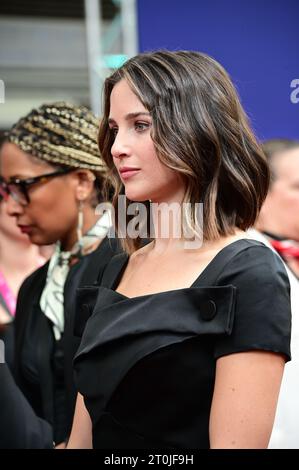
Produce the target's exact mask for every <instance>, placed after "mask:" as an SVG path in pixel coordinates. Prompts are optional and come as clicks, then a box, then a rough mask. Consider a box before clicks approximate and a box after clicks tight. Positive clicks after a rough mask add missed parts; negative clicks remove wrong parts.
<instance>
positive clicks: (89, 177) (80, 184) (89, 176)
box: [75, 170, 96, 201]
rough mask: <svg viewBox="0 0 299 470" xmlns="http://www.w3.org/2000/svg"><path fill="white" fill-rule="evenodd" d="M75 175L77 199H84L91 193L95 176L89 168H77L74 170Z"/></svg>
mask: <svg viewBox="0 0 299 470" xmlns="http://www.w3.org/2000/svg"><path fill="white" fill-rule="evenodd" d="M75 175H76V178H77V185H76V196H77V199H78V200H79V201H84V200H85V199H88V198H89V196H90V195H91V194H92V192H93V189H94V181H95V179H96V177H95V175H94V174H93V173H92V171H90V170H78V171H76V173H75Z"/></svg>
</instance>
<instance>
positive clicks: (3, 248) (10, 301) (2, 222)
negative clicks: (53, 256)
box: [0, 190, 47, 367]
mask: <svg viewBox="0 0 299 470" xmlns="http://www.w3.org/2000/svg"><path fill="white" fill-rule="evenodd" d="M46 261H47V260H46V258H45V257H43V256H41V254H40V251H39V248H38V247H37V246H36V245H33V244H32V243H31V242H30V240H29V238H28V236H27V235H26V234H23V233H22V232H21V231H20V229H19V228H18V227H17V224H16V221H15V220H14V219H13V218H12V217H9V216H8V215H7V213H6V202H5V201H4V200H3V196H2V195H1V190H0V339H2V340H3V341H4V343H5V360H6V362H7V364H8V365H9V366H10V367H12V362H13V349H14V331H13V319H14V316H15V313H16V303H17V295H18V291H19V288H20V286H21V284H22V282H23V281H24V279H25V278H26V277H27V276H28V275H29V274H31V273H32V272H33V271H35V270H36V269H37V268H38V267H39V266H42V265H43V264H44V263H45V262H46Z"/></svg>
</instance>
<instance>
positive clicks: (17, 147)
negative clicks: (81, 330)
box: [0, 102, 116, 447]
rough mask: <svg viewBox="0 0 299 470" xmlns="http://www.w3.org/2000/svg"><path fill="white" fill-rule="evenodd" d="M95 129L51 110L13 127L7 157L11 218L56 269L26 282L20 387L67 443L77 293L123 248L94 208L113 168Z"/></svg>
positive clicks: (65, 110)
mask: <svg viewBox="0 0 299 470" xmlns="http://www.w3.org/2000/svg"><path fill="white" fill-rule="evenodd" d="M97 130H98V121H97V119H96V118H95V117H94V116H93V114H92V113H91V112H90V111H89V110H88V109H86V108H84V107H82V106H73V105H71V104H67V103H65V102H58V103H53V104H49V105H48V104H45V105H42V106H41V107H39V108H38V109H34V110H32V111H31V112H30V113H29V114H28V115H27V116H25V117H24V118H22V119H20V120H19V121H18V122H17V123H16V124H15V125H14V126H13V128H12V129H11V130H10V131H9V132H8V133H7V135H6V139H5V142H4V143H3V145H2V148H1V153H0V158H1V177H0V191H1V194H2V196H3V197H4V198H5V199H6V206H7V212H8V214H9V215H10V216H13V217H15V218H16V222H17V225H18V226H19V228H20V230H21V231H22V232H23V233H26V234H27V235H28V236H29V239H30V240H31V242H32V243H35V244H37V245H49V244H54V243H55V244H56V248H55V252H54V254H53V255H52V257H51V259H50V261H49V263H47V264H46V265H45V266H43V267H41V268H40V269H38V270H37V271H35V272H34V273H33V274H32V275H31V276H30V277H28V278H27V279H26V280H25V282H24V283H23V285H22V287H21V289H20V293H19V296H18V301H17V310H16V319H15V329H16V335H15V340H16V348H15V378H16V382H17V384H18V386H19V387H20V389H21V391H22V392H23V394H24V395H25V397H26V399H27V400H28V402H29V404H30V405H31V407H32V408H33V410H34V412H35V414H36V415H37V416H38V417H39V418H42V419H44V420H46V421H47V422H48V423H50V424H51V425H52V426H53V433H54V438H53V440H54V442H55V443H56V444H60V443H64V442H65V441H66V440H67V437H68V435H69V432H70V425H71V420H72V415H73V411H74V405H75V388H74V385H73V374H72V361H73V357H74V354H75V352H76V350H77V347H78V345H79V338H78V337H75V336H74V335H73V330H74V316H75V313H74V301H75V294H76V288H77V287H80V286H83V285H85V284H93V283H94V282H96V281H97V279H98V277H99V276H100V273H101V269H102V268H103V266H104V265H105V264H106V263H107V262H108V261H109V259H110V257H111V256H112V255H113V254H114V253H115V251H114V249H116V244H114V243H113V240H109V241H108V238H107V237H106V235H107V232H108V231H109V228H110V219H109V216H108V215H107V214H104V215H103V216H102V217H100V218H99V216H98V215H96V211H95V207H96V205H97V204H98V203H99V202H100V201H102V200H103V199H102V198H103V196H102V190H103V184H104V181H105V172H106V167H105V165H104V163H103V161H102V160H101V158H100V155H99V151H98V146H97V142H96V135H97ZM87 313H88V312H87ZM20 426H21V423H20ZM20 446H21V447H22V445H20ZM0 447H1V443H0Z"/></svg>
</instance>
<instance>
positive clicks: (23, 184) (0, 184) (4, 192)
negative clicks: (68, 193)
mask: <svg viewBox="0 0 299 470" xmlns="http://www.w3.org/2000/svg"><path fill="white" fill-rule="evenodd" d="M72 171H76V170H75V168H65V169H62V170H58V171H53V172H52V173H46V174H43V175H38V176H33V177H32V178H26V179H21V178H12V179H10V180H9V181H8V182H6V181H5V180H4V178H3V177H2V176H0V198H1V196H2V198H3V199H7V198H8V196H9V195H11V196H12V197H13V199H14V200H15V201H16V202H18V203H19V204H21V205H22V206H24V205H27V204H30V197H29V194H28V188H30V187H31V186H33V185H35V184H37V183H46V182H47V181H48V180H49V179H51V178H55V177H57V176H63V175H67V174H68V173H71V172H72ZM11 186H18V187H19V188H20V190H21V193H22V194H23V196H24V197H25V199H26V204H24V203H22V202H21V201H19V200H18V197H17V196H16V195H15V194H14V193H13V191H12V190H11ZM0 200H1V199H0Z"/></svg>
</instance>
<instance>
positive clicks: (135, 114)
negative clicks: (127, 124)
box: [108, 111, 151, 124]
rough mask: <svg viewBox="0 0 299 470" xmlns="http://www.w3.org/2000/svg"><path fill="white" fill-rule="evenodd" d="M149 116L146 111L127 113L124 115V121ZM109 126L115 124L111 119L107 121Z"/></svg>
mask: <svg viewBox="0 0 299 470" xmlns="http://www.w3.org/2000/svg"><path fill="white" fill-rule="evenodd" d="M150 115H151V114H150V113H148V112H146V111H137V112H136V113H128V114H126V115H125V120H126V121H130V120H131V119H135V118H137V117H139V116H150ZM108 123H109V124H116V121H115V119H113V118H112V117H111V118H109V119H108Z"/></svg>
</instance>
